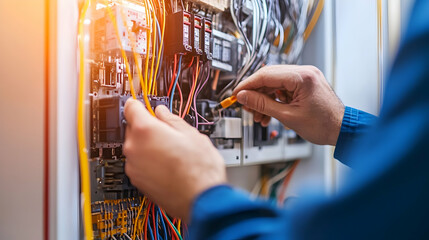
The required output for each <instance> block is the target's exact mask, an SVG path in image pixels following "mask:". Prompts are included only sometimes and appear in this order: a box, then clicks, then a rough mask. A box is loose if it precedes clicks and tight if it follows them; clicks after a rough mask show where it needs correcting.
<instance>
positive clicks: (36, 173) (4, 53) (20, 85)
mask: <svg viewBox="0 0 429 240" xmlns="http://www.w3.org/2000/svg"><path fill="white" fill-rule="evenodd" d="M44 4H45V2H44V1H34V0H22V1H10V0H0V36H1V37H0V55H1V58H0V152H1V158H0V164H1V166H0V182H1V184H0V195H1V197H0V239H35V240H38V239H42V238H43V174H44V172H43V166H44V152H43V146H44V144H43V143H44V142H43V139H44V138H43V136H44V94H45V91H44V87H45V81H44V80H45V72H44V66H45V65H44V59H45V58H44V57H45V56H44V54H45V52H44V50H45V49H44V43H45V41H44V40H45V39H44V23H45V22H44V20H45V15H44V7H45V6H44Z"/></svg>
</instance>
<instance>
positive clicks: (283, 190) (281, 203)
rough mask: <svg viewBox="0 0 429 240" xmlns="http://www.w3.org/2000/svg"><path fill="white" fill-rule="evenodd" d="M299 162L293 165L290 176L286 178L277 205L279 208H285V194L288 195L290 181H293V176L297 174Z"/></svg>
mask: <svg viewBox="0 0 429 240" xmlns="http://www.w3.org/2000/svg"><path fill="white" fill-rule="evenodd" d="M299 161H300V160H297V161H295V162H294V163H293V165H292V167H291V169H290V172H289V174H288V175H287V176H286V177H285V179H284V181H283V183H282V186H281V188H280V192H279V196H278V199H277V204H278V205H279V206H283V202H284V199H285V194H286V189H287V187H288V185H289V182H290V180H291V179H292V175H293V173H294V172H295V169H296V167H298V164H299Z"/></svg>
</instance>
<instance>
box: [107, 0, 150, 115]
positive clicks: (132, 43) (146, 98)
mask: <svg viewBox="0 0 429 240" xmlns="http://www.w3.org/2000/svg"><path fill="white" fill-rule="evenodd" d="M103 1H107V0H103ZM121 3H122V1H121ZM107 9H108V11H109V12H110V13H111V14H112V16H113V13H112V9H111V8H110V7H109V6H107ZM120 12H121V15H122V20H123V24H124V26H125V28H126V29H127V33H128V40H129V41H130V42H131V49H132V51H133V56H134V62H135V63H136V68H137V74H138V76H139V79H140V84H141V85H142V92H143V99H144V101H145V104H146V108H147V109H148V110H149V112H150V114H152V116H155V113H154V112H153V110H152V107H151V105H150V101H149V98H148V96H147V88H145V86H144V84H143V76H142V70H141V68H140V64H138V60H139V56H138V53H137V52H136V45H135V42H136V39H135V38H134V36H133V35H132V34H131V32H130V29H129V28H128V24H127V20H126V16H125V14H123V11H122V8H121V11H120ZM115 22H116V21H115ZM116 27H117V26H116ZM121 48H122V45H121Z"/></svg>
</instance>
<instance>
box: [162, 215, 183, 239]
mask: <svg viewBox="0 0 429 240" xmlns="http://www.w3.org/2000/svg"><path fill="white" fill-rule="evenodd" d="M165 217H166V218H167V220H168V222H170V224H171V226H172V227H173V229H174V231H176V233H177V236H178V237H179V238H180V240H183V238H182V235H180V233H179V231H178V230H177V228H176V226H174V224H173V222H171V220H170V218H168V216H167V215H165Z"/></svg>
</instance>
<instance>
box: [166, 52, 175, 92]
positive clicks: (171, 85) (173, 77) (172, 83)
mask: <svg viewBox="0 0 429 240" xmlns="http://www.w3.org/2000/svg"><path fill="white" fill-rule="evenodd" d="M176 65H177V55H176V54H174V71H173V76H172V77H171V83H170V87H169V88H168V93H167V96H170V93H171V90H172V89H173V85H174V79H176V74H177V69H176Z"/></svg>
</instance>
